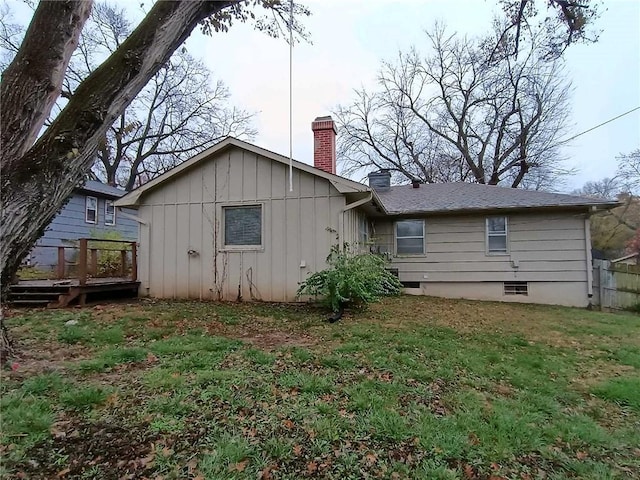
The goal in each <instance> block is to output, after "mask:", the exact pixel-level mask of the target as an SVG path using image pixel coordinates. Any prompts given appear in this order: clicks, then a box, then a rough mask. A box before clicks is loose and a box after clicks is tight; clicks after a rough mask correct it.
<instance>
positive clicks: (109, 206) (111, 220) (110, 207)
mask: <svg viewBox="0 0 640 480" xmlns="http://www.w3.org/2000/svg"><path fill="white" fill-rule="evenodd" d="M104 224H105V225H115V224H116V207H115V205H114V204H113V200H105V201H104Z"/></svg>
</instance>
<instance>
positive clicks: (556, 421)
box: [0, 297, 640, 480]
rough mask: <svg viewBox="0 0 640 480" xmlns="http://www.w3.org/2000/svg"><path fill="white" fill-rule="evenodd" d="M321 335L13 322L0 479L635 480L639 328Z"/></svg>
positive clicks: (295, 326) (147, 312)
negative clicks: (15, 354) (14, 352)
mask: <svg viewBox="0 0 640 480" xmlns="http://www.w3.org/2000/svg"><path fill="white" fill-rule="evenodd" d="M324 317H325V315H324V314H323V313H322V312H321V311H319V310H315V309H313V308H310V307H303V306H278V305H268V304H253V305H250V304H239V305H237V304H212V303H198V302H159V301H140V302H138V303H131V304H114V305H105V306H96V307H90V308H85V309H72V310H52V311H43V310H22V311H14V312H13V316H11V317H10V318H9V319H8V322H7V323H8V325H9V327H10V332H11V334H12V336H13V338H14V339H15V341H16V343H17V346H18V349H19V358H18V359H17V360H16V363H17V365H16V364H14V366H13V367H14V370H12V371H5V372H3V374H2V386H1V388H2V400H1V404H0V406H1V414H2V430H1V433H0V454H1V455H2V466H1V469H2V470H0V476H3V477H14V478H95V479H121V478H136V479H137V478H150V479H164V480H167V479H174V478H197V479H252V480H255V479H262V480H268V479H274V480H275V479H300V478H333V479H351V478H353V479H360V478H386V479H403V478H408V479H454V478H462V479H469V480H471V479H492V480H497V479H503V478H508V479H521V480H527V479H561V478H581V479H598V480H602V479H608V478H620V479H623V478H640V317H639V316H638V315H633V314H608V313H599V312H589V311H585V310H580V309H569V308H560V307H547V306H532V305H509V304H499V303H490V302H471V301H455V300H445V299H437V298H429V297H400V298H394V299H388V300H386V301H384V302H382V303H381V304H377V305H374V306H372V307H370V308H369V309H368V310H366V311H362V312H356V313H351V314H349V315H347V316H346V317H345V318H344V319H343V320H342V321H341V322H339V323H336V324H332V325H330V324H327V323H324V322H323V319H324ZM70 320H74V321H75V322H71V323H73V325H71V324H69V323H68V322H69V321H70Z"/></svg>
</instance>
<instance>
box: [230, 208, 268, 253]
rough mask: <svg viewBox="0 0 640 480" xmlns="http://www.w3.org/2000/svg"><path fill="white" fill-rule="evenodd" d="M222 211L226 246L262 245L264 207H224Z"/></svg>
mask: <svg viewBox="0 0 640 480" xmlns="http://www.w3.org/2000/svg"><path fill="white" fill-rule="evenodd" d="M222 210H223V216H224V244H225V246H229V247H238V246H250V247H260V246H261V245H262V205H249V206H238V207H223V209H222Z"/></svg>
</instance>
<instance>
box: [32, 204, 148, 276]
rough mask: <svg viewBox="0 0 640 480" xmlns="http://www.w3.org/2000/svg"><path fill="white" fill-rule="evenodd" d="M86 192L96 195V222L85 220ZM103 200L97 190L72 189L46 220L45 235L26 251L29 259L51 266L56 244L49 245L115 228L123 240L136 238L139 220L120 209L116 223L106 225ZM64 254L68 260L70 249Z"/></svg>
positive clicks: (74, 242)
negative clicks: (50, 217) (60, 205)
mask: <svg viewBox="0 0 640 480" xmlns="http://www.w3.org/2000/svg"><path fill="white" fill-rule="evenodd" d="M86 196H93V197H96V198H97V199H98V218H97V221H96V223H87V222H85V197H86ZM104 204H105V198H104V197H100V196H99V194H95V193H93V194H84V193H74V194H73V196H72V197H71V199H70V200H69V202H68V203H67V204H66V205H65V206H64V207H63V208H62V210H60V213H58V215H56V217H55V218H54V219H53V221H52V222H51V223H50V224H49V226H48V227H47V229H46V230H45V232H44V235H43V236H42V237H40V239H39V240H38V241H37V242H36V246H35V247H34V248H33V250H32V251H31V253H30V254H29V263H30V264H31V265H33V266H35V267H37V268H40V269H43V270H49V269H54V268H55V266H56V265H57V262H58V252H57V249H56V248H50V247H61V246H68V247H72V246H77V240H78V239H79V238H89V237H95V238H100V236H101V235H104V234H107V233H111V232H114V231H117V232H119V233H120V235H121V236H122V238H123V240H132V241H133V240H136V239H137V238H138V223H137V222H136V221H135V220H132V219H129V218H125V216H124V215H120V213H121V212H120V211H117V212H116V224H115V225H105V222H104V221H105V216H104ZM117 210H120V209H117ZM122 210H123V211H124V212H125V213H128V214H130V215H137V213H138V212H137V211H136V210H134V209H130V208H125V209H122ZM66 256H67V259H68V260H70V259H71V257H72V256H73V250H71V249H69V251H68V252H66Z"/></svg>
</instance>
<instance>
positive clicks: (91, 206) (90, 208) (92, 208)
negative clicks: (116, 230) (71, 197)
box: [84, 197, 98, 223]
mask: <svg viewBox="0 0 640 480" xmlns="http://www.w3.org/2000/svg"><path fill="white" fill-rule="evenodd" d="M84 220H85V222H87V223H96V222H97V221H98V199H97V198H96V197H86V198H85V201H84Z"/></svg>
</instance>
